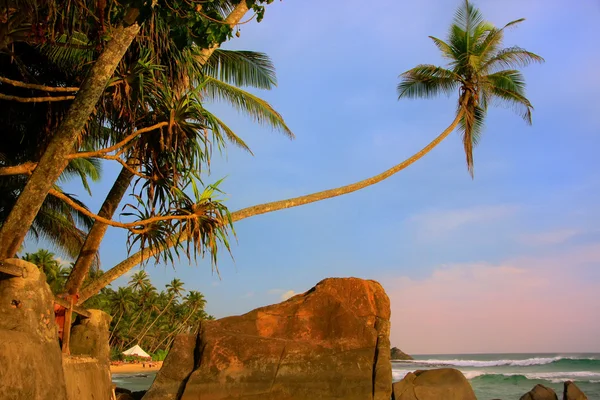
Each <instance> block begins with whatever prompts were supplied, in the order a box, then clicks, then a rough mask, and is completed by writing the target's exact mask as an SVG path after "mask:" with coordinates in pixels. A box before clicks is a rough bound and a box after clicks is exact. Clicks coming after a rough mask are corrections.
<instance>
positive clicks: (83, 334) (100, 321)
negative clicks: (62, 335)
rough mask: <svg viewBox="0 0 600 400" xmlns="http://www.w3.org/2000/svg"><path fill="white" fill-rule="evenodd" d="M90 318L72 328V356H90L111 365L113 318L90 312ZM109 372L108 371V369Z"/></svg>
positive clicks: (93, 311) (80, 321)
mask: <svg viewBox="0 0 600 400" xmlns="http://www.w3.org/2000/svg"><path fill="white" fill-rule="evenodd" d="M88 311H89V312H90V314H91V315H90V318H81V319H80V320H79V323H78V324H76V325H73V327H72V328H71V340H70V343H69V349H70V350H71V354H72V355H78V356H88V357H93V358H95V359H97V360H98V361H100V362H105V363H106V364H107V368H108V364H109V363H110V346H109V345H108V339H109V336H110V331H109V326H110V320H111V317H110V315H108V314H107V313H105V312H104V311H100V310H88ZM107 371H108V369H107Z"/></svg>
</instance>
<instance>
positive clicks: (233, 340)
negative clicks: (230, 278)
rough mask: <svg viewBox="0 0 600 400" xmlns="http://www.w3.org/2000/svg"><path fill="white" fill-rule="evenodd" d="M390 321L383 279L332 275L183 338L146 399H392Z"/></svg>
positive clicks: (181, 337)
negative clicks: (280, 300)
mask: <svg viewBox="0 0 600 400" xmlns="http://www.w3.org/2000/svg"><path fill="white" fill-rule="evenodd" d="M389 319H390V303H389V299H388V297H387V295H386V294H385V291H384V290H383V288H382V287H381V285H380V284H379V283H377V282H375V281H366V280H362V279H357V278H346V279H341V278H333V279H325V280H323V281H321V282H319V283H318V284H317V285H316V286H315V287H314V288H312V289H310V290H309V291H308V292H306V293H304V294H300V295H296V296H294V297H292V298H291V299H288V300H287V301H285V302H283V303H280V304H276V305H272V306H267V307H262V308H259V309H256V310H253V311H250V312H249V313H247V314H244V315H241V316H235V317H228V318H223V319H220V320H217V321H203V322H202V325H201V327H200V328H201V329H200V333H199V335H198V337H197V338H193V339H192V338H190V337H187V338H186V337H185V336H180V337H178V338H177V339H176V340H175V344H174V345H173V349H177V350H176V351H173V350H172V351H170V352H169V355H168V356H167V358H166V360H165V364H164V365H163V367H162V369H161V371H160V372H159V374H158V376H157V378H156V380H155V382H154V383H153V385H152V388H151V389H150V390H149V391H148V393H147V394H146V396H145V397H144V399H145V400H146V399H152V400H155V399H175V398H178V397H177V391H179V390H181V394H182V395H181V399H183V400H185V399H199V398H202V399H203V400H221V399H240V400H241V399H247V400H250V399H261V400H275V399H277V400H306V399H311V400H320V399H321V400H324V399H328V400H329V399H334V398H338V399H345V400H369V399H371V400H389V399H390V396H391V387H392V373H391V363H390V344H389V328H390V322H389ZM194 339H196V340H194ZM192 345H193V346H192ZM182 353H186V354H182ZM190 366H192V371H190V372H191V373H189V372H188V371H189V370H190ZM186 374H187V376H186ZM178 382H179V383H178ZM155 393H162V394H161V396H163V397H158V395H156V394H155ZM165 393H168V395H169V396H171V397H166V394H165Z"/></svg>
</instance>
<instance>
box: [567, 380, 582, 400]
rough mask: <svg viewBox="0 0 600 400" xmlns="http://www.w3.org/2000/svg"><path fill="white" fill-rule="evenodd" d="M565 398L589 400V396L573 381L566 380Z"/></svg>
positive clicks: (569, 399) (568, 399)
mask: <svg viewBox="0 0 600 400" xmlns="http://www.w3.org/2000/svg"><path fill="white" fill-rule="evenodd" d="M563 400H587V396H586V395H585V394H584V393H583V392H582V391H581V390H580V389H579V388H578V387H577V385H575V384H574V383H573V382H571V381H567V382H565V389H564V391H563Z"/></svg>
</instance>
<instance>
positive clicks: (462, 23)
mask: <svg viewBox="0 0 600 400" xmlns="http://www.w3.org/2000/svg"><path fill="white" fill-rule="evenodd" d="M483 22H484V19H483V15H482V14H481V11H479V9H478V8H476V7H475V6H474V5H473V4H471V3H469V0H465V1H464V4H463V5H462V6H461V7H459V8H458V9H457V10H456V14H455V15H454V25H456V26H458V27H459V28H460V29H462V30H463V31H464V32H465V33H467V35H469V36H472V35H473V31H474V29H475V28H476V27H477V26H478V25H480V24H481V23H483Z"/></svg>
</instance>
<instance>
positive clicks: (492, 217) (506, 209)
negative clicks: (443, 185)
mask: <svg viewBox="0 0 600 400" xmlns="http://www.w3.org/2000/svg"><path fill="white" fill-rule="evenodd" d="M517 211H518V207H517V206H514V205H492V206H476V207H468V208H457V209H452V210H431V211H426V212H423V213H420V214H416V215H414V216H412V217H411V218H410V219H409V222H411V223H412V224H414V225H415V227H416V229H417V232H418V234H419V236H423V237H432V238H435V237H440V236H446V235H448V234H451V233H453V232H454V231H456V230H458V229H460V228H463V227H466V226H468V225H473V224H481V223H487V222H492V221H498V220H500V219H502V218H506V217H510V216H513V215H515V214H516V212H517Z"/></svg>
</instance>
